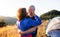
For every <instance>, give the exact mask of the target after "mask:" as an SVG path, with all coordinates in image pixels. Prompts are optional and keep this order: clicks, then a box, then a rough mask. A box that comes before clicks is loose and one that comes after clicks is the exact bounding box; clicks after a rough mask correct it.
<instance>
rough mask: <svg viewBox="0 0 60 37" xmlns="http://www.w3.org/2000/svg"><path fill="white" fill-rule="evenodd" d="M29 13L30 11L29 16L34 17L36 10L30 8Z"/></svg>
mask: <svg viewBox="0 0 60 37" xmlns="http://www.w3.org/2000/svg"><path fill="white" fill-rule="evenodd" d="M28 11H29V12H28V14H29V16H30V17H33V15H34V9H33V8H32V7H30V8H29V10H28Z"/></svg>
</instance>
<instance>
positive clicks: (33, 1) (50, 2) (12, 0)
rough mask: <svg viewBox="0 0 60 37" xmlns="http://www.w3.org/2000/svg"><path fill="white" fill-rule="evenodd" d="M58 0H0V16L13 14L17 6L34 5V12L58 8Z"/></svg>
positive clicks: (59, 3) (59, 7) (59, 6)
mask: <svg viewBox="0 0 60 37" xmlns="http://www.w3.org/2000/svg"><path fill="white" fill-rule="evenodd" d="M59 1H60V0H0V15H1V16H15V14H16V12H17V9H18V8H19V7H26V8H27V9H28V7H29V6H30V5H35V7H36V11H35V12H36V14H37V15H38V16H40V15H41V14H43V13H45V12H47V11H49V10H52V9H56V10H60V2H59Z"/></svg>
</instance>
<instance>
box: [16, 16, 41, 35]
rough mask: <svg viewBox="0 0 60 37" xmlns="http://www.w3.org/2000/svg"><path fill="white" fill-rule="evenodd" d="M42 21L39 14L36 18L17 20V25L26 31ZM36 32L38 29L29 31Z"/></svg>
mask: <svg viewBox="0 0 60 37" xmlns="http://www.w3.org/2000/svg"><path fill="white" fill-rule="evenodd" d="M41 23H42V22H41V20H40V18H39V17H38V16H35V20H33V19H31V18H27V17H26V18H24V19H23V20H21V21H17V26H18V29H21V30H22V31H26V30H28V29H30V28H32V27H34V26H38V25H40V24H41ZM35 33H36V31H34V32H32V33H29V34H35ZM29 34H23V35H24V36H26V35H29Z"/></svg>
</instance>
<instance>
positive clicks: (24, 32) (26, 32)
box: [19, 26, 37, 34]
mask: <svg viewBox="0 0 60 37" xmlns="http://www.w3.org/2000/svg"><path fill="white" fill-rule="evenodd" d="M36 28H37V27H36V26H35V27H33V28H30V29H28V30H26V31H21V30H20V32H19V34H28V33H31V32H33V31H35V30H36Z"/></svg>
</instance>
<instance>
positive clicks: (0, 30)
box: [0, 0, 60, 37]
mask: <svg viewBox="0 0 60 37" xmlns="http://www.w3.org/2000/svg"><path fill="white" fill-rule="evenodd" d="M30 5H34V6H35V8H36V10H35V13H36V14H37V15H38V16H39V17H40V18H41V20H42V22H43V23H42V25H40V26H39V27H38V31H37V37H47V36H46V34H45V30H46V29H45V28H46V25H47V23H48V21H49V19H52V18H54V17H57V16H60V0H0V37H18V32H17V27H16V21H17V19H16V12H17V9H18V8H22V7H25V8H27V11H28V8H29V6H30Z"/></svg>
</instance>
